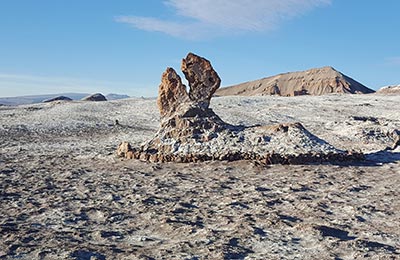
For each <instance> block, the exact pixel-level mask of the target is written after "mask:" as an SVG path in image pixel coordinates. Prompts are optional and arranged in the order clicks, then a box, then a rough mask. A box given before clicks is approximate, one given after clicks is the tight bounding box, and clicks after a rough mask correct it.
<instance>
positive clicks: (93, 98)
mask: <svg viewBox="0 0 400 260" xmlns="http://www.w3.org/2000/svg"><path fill="white" fill-rule="evenodd" d="M82 101H107V99H106V97H105V96H104V95H103V94H101V93H95V94H92V95H89V96H87V97H84V98H82Z"/></svg>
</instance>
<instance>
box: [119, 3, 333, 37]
mask: <svg viewBox="0 0 400 260" xmlns="http://www.w3.org/2000/svg"><path fill="white" fill-rule="evenodd" d="M332 1H333V0H197V1H191V0H167V1H164V4H165V5H166V6H168V7H171V8H173V10H174V11H175V14H176V18H180V19H179V22H178V21H177V20H162V19H158V18H155V17H142V16H119V17H116V19H115V20H116V21H117V22H121V23H127V24H129V25H131V26H132V27H135V28H137V29H141V30H145V31H157V32H163V33H166V34H169V35H172V36H176V37H183V38H199V37H202V36H205V35H210V34H211V35H216V34H226V33H238V32H239V33H240V32H263V31H268V30H272V29H274V28H276V27H277V26H278V24H279V23H280V22H281V21H283V20H285V19H290V18H293V17H295V16H299V15H301V14H304V13H305V12H307V11H309V10H311V9H313V8H316V7H319V6H322V5H327V4H330V3H331V2H332ZM182 18H186V19H184V20H183V21H182Z"/></svg>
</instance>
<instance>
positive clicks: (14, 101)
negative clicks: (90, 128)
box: [0, 93, 129, 106]
mask: <svg viewBox="0 0 400 260" xmlns="http://www.w3.org/2000/svg"><path fill="white" fill-rule="evenodd" d="M88 95H90V94H89V93H61V94H44V95H31V96H19V97H4V98H0V104H1V105H7V106H17V105H27V104H34V103H41V102H43V101H44V100H49V99H52V98H54V97H59V96H64V97H68V98H70V99H72V100H81V99H82V98H84V97H87V96H88ZM106 98H107V100H115V99H122V98H129V96H127V95H121V94H108V95H106Z"/></svg>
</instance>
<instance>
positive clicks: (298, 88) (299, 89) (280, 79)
mask: <svg viewBox="0 0 400 260" xmlns="http://www.w3.org/2000/svg"><path fill="white" fill-rule="evenodd" d="M373 92H374V90H372V89H369V88H367V87H366V86H364V85H363V84H361V83H359V82H357V81H356V80H354V79H352V78H350V77H348V76H346V75H344V74H342V73H340V72H339V71H337V70H335V69H334V68H332V67H329V66H327V67H322V68H315V69H310V70H306V71H299V72H289V73H282V74H279V75H276V76H272V77H267V78H263V79H259V80H254V81H249V82H245V83H241V84H238V85H234V86H230V87H226V88H222V89H219V90H218V91H217V92H216V95H218V96H266V95H279V96H299V95H318V96H319V95H325V94H330V93H344V94H368V93H373Z"/></svg>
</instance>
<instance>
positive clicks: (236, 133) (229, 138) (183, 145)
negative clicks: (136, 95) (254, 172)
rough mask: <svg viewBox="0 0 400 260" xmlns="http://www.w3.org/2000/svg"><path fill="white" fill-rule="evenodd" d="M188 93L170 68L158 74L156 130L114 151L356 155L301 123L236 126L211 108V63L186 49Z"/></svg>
mask: <svg viewBox="0 0 400 260" xmlns="http://www.w3.org/2000/svg"><path fill="white" fill-rule="evenodd" d="M182 71H183V73H184V75H185V77H186V79H187V80H188V82H189V92H187V91H186V87H185V85H183V84H182V81H181V78H180V77H179V75H178V74H177V73H176V71H175V70H174V69H172V68H167V70H166V71H165V72H164V73H163V75H162V79H161V84H160V87H159V93H158V99H157V104H158V108H159V111H160V115H161V125H160V129H159V130H158V132H157V133H156V135H155V136H154V137H153V138H152V139H151V140H149V141H147V142H145V143H144V144H143V145H142V146H141V147H139V148H135V147H132V146H131V145H130V144H129V143H128V142H123V143H121V144H120V146H119V148H118V150H117V155H118V156H120V157H125V158H135V159H141V160H147V161H151V162H168V161H174V162H197V161H207V160H229V161H234V160H243V159H245V160H255V161H258V162H261V163H263V164H271V163H306V162H322V161H333V160H349V159H360V158H362V155H360V154H356V153H353V154H350V153H347V152H345V151H341V150H338V149H336V148H335V147H333V146H331V145H330V144H328V143H327V142H325V141H323V140H321V139H319V138H318V137H316V136H314V135H313V134H311V133H310V132H309V131H307V130H306V129H305V128H304V127H303V126H302V125H301V124H300V123H291V124H278V125H273V126H240V125H239V126H235V125H230V124H228V123H225V122H224V121H223V120H222V119H221V118H220V117H219V116H218V115H216V114H215V113H214V112H213V110H212V109H210V108H209V103H210V99H211V97H212V96H213V94H214V93H215V91H216V90H217V89H218V88H219V86H220V82H221V80H220V78H219V76H218V74H217V73H216V72H215V71H214V69H213V68H212V66H211V63H210V62H209V61H208V60H206V59H204V58H202V57H199V56H197V55H194V54H192V53H189V54H188V55H187V57H186V58H185V59H183V60H182Z"/></svg>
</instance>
